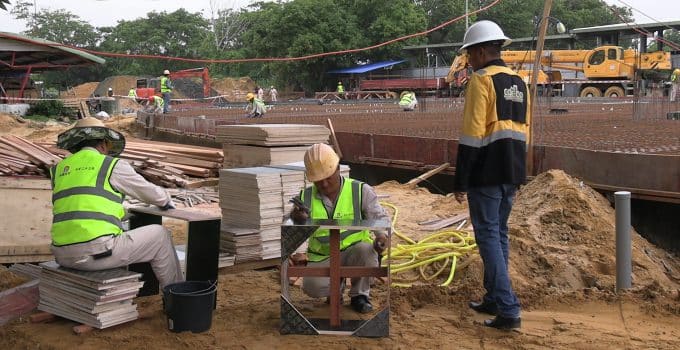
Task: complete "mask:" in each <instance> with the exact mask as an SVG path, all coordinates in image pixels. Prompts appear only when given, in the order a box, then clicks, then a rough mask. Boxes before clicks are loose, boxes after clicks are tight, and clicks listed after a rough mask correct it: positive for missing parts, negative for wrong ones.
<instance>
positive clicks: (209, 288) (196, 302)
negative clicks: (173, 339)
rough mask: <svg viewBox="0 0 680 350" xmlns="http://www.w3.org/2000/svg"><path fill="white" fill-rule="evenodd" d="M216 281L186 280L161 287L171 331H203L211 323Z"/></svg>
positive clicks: (208, 327)
mask: <svg viewBox="0 0 680 350" xmlns="http://www.w3.org/2000/svg"><path fill="white" fill-rule="evenodd" d="M216 291H217V282H211V281H186V282H179V283H173V284H169V285H167V286H165V287H163V305H164V309H165V314H166V315H167V316H168V329H169V330H171V331H173V332H183V331H192V332H194V333H200V332H205V331H207V330H209V329H210V326H211V324H212V312H213V308H214V306H215V302H216V299H215V294H216Z"/></svg>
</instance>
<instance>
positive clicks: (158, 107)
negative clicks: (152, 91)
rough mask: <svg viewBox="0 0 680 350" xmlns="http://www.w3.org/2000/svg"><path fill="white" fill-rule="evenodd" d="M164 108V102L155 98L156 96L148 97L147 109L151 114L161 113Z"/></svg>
mask: <svg viewBox="0 0 680 350" xmlns="http://www.w3.org/2000/svg"><path fill="white" fill-rule="evenodd" d="M164 106H165V101H164V100H163V99H162V98H160V97H158V96H156V95H151V96H149V107H147V108H149V109H150V110H151V112H152V113H161V112H162V111H163V107H164Z"/></svg>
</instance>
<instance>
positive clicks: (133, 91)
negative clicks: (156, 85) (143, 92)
mask: <svg viewBox="0 0 680 350" xmlns="http://www.w3.org/2000/svg"><path fill="white" fill-rule="evenodd" d="M128 97H135V89H130V91H128Z"/></svg>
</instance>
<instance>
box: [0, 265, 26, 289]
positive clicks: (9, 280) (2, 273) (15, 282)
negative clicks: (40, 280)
mask: <svg viewBox="0 0 680 350" xmlns="http://www.w3.org/2000/svg"><path fill="white" fill-rule="evenodd" d="M26 282H28V279H27V278H24V277H21V276H17V275H15V274H14V273H12V271H10V270H8V269H7V268H6V267H4V266H2V265H0V292H2V291H3V290H8V289H12V288H14V287H16V286H19V285H22V284H24V283H26Z"/></svg>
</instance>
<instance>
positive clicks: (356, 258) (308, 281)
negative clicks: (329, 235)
mask: <svg viewBox="0 0 680 350" xmlns="http://www.w3.org/2000/svg"><path fill="white" fill-rule="evenodd" d="M329 265H330V259H326V260H324V261H320V262H311V261H310V262H308V263H307V266H309V267H327V266H329ZM340 265H341V266H364V267H378V253H376V251H375V250H374V249H373V245H372V244H370V243H366V242H359V243H357V244H355V245H353V246H351V247H348V248H347V249H345V250H343V251H341V252H340ZM351 281H352V287H351V288H350V290H349V296H350V298H351V297H355V296H357V295H365V296H366V297H368V294H369V292H370V290H371V277H357V278H352V280H351ZM330 283H331V281H330V278H329V277H305V278H303V279H302V291H303V292H305V294H307V295H309V296H310V297H313V298H323V297H327V296H329V295H330V293H329V289H330ZM341 288H344V284H341ZM341 292H342V290H341ZM341 295H342V294H341Z"/></svg>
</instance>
